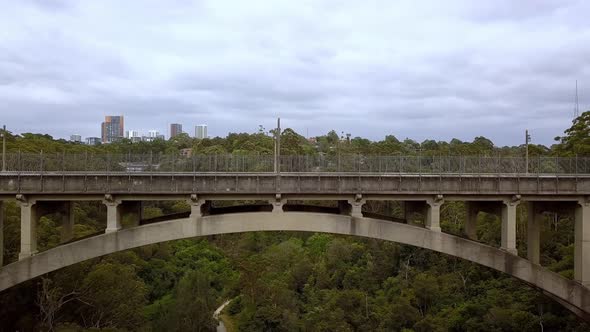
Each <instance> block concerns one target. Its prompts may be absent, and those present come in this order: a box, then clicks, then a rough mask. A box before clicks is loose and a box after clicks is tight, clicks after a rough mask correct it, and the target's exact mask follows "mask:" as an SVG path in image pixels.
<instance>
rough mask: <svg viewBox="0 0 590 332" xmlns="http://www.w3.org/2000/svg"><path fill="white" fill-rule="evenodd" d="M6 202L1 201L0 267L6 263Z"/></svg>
mask: <svg viewBox="0 0 590 332" xmlns="http://www.w3.org/2000/svg"><path fill="white" fill-rule="evenodd" d="M3 205H4V202H3V201H0V267H2V266H3V265H4V209H3V207H4V206H3Z"/></svg>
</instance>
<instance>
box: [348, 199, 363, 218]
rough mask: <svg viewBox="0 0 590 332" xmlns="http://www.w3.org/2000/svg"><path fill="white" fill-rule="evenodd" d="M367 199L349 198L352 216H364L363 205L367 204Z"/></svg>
mask: <svg viewBox="0 0 590 332" xmlns="http://www.w3.org/2000/svg"><path fill="white" fill-rule="evenodd" d="M365 202H366V201H365V200H364V199H360V200H356V199H354V200H349V201H348V204H350V216H351V217H354V218H362V217H363V205H365Z"/></svg>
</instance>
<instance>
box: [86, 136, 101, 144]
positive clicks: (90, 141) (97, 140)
mask: <svg viewBox="0 0 590 332" xmlns="http://www.w3.org/2000/svg"><path fill="white" fill-rule="evenodd" d="M86 144H87V145H99V144H100V137H86Z"/></svg>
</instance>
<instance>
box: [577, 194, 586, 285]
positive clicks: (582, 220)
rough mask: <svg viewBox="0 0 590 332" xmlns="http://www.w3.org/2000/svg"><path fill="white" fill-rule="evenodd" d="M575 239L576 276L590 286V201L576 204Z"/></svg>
mask: <svg viewBox="0 0 590 332" xmlns="http://www.w3.org/2000/svg"><path fill="white" fill-rule="evenodd" d="M575 218H576V221H575V227H574V230H575V235H574V236H575V239H574V278H575V279H576V280H577V281H579V282H580V283H582V284H583V285H584V286H586V287H590V202H589V201H587V200H584V201H581V202H579V203H578V205H576V213H575Z"/></svg>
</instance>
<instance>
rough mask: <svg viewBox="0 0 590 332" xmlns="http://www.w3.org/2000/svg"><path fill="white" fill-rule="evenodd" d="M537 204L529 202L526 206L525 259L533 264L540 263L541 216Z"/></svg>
mask: <svg viewBox="0 0 590 332" xmlns="http://www.w3.org/2000/svg"><path fill="white" fill-rule="evenodd" d="M538 204H539V203H535V202H529V203H528V205H527V214H528V215H527V227H526V237H527V240H526V245H527V258H528V260H530V261H531V262H532V263H534V264H540V262H541V221H542V217H543V216H542V215H541V213H540V211H539V209H538Z"/></svg>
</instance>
